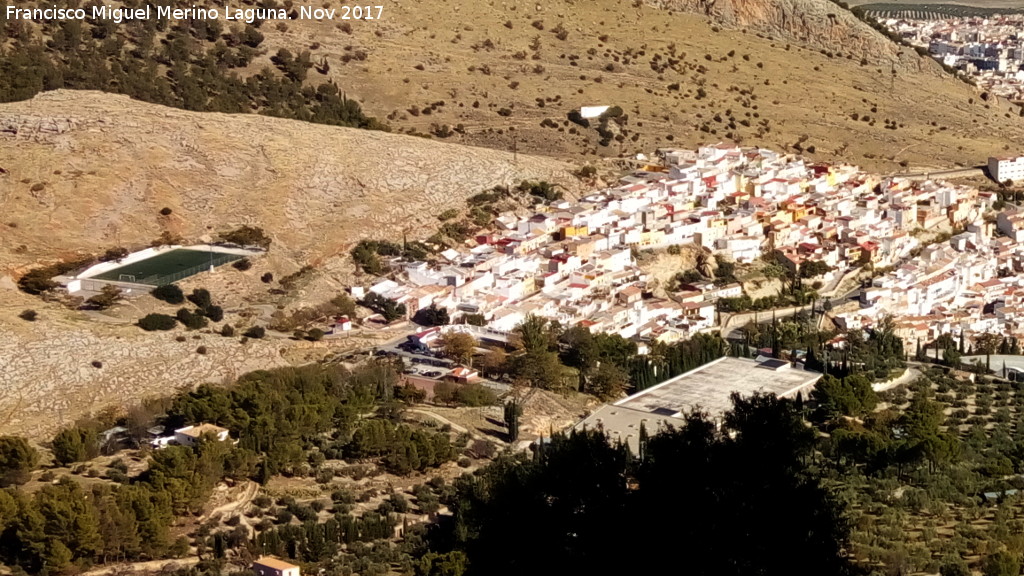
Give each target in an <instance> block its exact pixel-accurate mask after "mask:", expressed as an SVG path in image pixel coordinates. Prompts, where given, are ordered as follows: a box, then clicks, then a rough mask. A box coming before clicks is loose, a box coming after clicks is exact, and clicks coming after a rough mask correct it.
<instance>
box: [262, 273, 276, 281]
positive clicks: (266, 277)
mask: <svg viewBox="0 0 1024 576" xmlns="http://www.w3.org/2000/svg"><path fill="white" fill-rule="evenodd" d="M273 281H274V275H273V274H271V273H270V272H267V273H265V274H264V275H263V276H260V282H263V283H264V284H270V283H271V282H273Z"/></svg>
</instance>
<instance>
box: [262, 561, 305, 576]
mask: <svg viewBox="0 0 1024 576" xmlns="http://www.w3.org/2000/svg"><path fill="white" fill-rule="evenodd" d="M252 571H253V572H254V573H255V574H256V576H299V567H298V566H296V565H294V564H289V563H288V562H285V561H283V560H281V559H280V558H276V557H274V556H262V557H260V558H259V559H258V560H256V561H255V562H253V563H252Z"/></svg>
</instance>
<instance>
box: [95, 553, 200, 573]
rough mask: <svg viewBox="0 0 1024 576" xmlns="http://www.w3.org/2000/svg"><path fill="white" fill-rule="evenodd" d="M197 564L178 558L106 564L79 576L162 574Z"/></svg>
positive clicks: (191, 559)
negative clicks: (130, 573)
mask: <svg viewBox="0 0 1024 576" xmlns="http://www.w3.org/2000/svg"><path fill="white" fill-rule="evenodd" d="M198 563H199V558H198V557H191V558H179V559H176V560H151V561H149V562H129V563H123V564H121V563H119V564H108V565H106V566H104V567H102V568H97V569H95V570H89V571H88V572H82V573H81V574H80V575H79V576H104V575H107V574H124V573H127V572H163V571H164V570H166V569H168V568H170V569H172V570H174V569H178V568H188V567H191V566H195V565H196V564H198Z"/></svg>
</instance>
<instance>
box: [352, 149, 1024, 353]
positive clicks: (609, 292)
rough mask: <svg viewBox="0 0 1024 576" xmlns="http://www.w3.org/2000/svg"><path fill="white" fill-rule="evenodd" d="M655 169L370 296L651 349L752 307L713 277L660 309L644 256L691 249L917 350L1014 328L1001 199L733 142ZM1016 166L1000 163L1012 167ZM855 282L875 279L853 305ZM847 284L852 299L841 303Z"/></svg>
mask: <svg viewBox="0 0 1024 576" xmlns="http://www.w3.org/2000/svg"><path fill="white" fill-rule="evenodd" d="M659 159H660V163H659V164H656V165H650V166H646V167H645V169H644V170H640V171H637V172H634V173H632V174H630V175H628V176H626V177H624V178H622V180H621V181H620V182H619V183H618V185H617V186H615V187H612V188H608V189H605V190H602V191H600V192H596V193H593V194H591V195H588V196H586V197H584V198H581V199H579V200H578V201H557V202H554V203H551V204H550V205H547V206H543V205H539V206H537V207H536V208H535V210H534V211H532V212H530V213H524V214H513V213H504V214H501V215H500V216H499V217H498V218H497V229H496V230H495V231H494V232H492V233H487V234H481V235H478V236H477V237H475V238H474V239H472V240H469V241H467V243H466V245H465V246H464V247H461V248H460V249H458V250H456V249H449V250H447V251H445V252H443V253H442V254H441V256H442V257H443V260H444V263H443V264H441V265H437V264H433V265H432V264H428V263H427V262H411V263H409V262H402V261H400V260H399V259H395V260H393V261H392V262H391V267H392V270H393V271H394V272H396V274H395V278H396V280H385V281H382V282H380V283H377V284H376V285H373V286H371V287H369V291H371V292H373V293H376V294H377V295H379V296H381V297H384V298H388V299H391V300H395V301H396V302H398V303H400V304H404V305H405V306H406V310H407V313H408V314H409V315H410V316H411V315H414V314H415V313H416V311H418V310H420V309H422V308H425V307H428V306H430V305H432V304H433V305H435V306H438V307H443V308H446V309H448V310H449V312H450V313H451V314H452V316H453V317H456V316H458V315H460V314H466V315H476V316H477V317H478V318H480V319H482V320H483V321H484V322H485V323H486V328H480V330H487V331H488V332H490V333H492V334H499V335H500V334H507V333H509V332H510V331H511V330H512V329H513V328H514V327H515V326H516V325H518V324H519V323H521V322H522V321H523V319H524V318H526V317H527V316H529V315H531V314H532V315H536V316H541V317H545V318H548V319H552V320H557V321H558V322H560V323H561V324H562V325H583V326H588V327H589V328H590V329H591V330H592V331H595V332H598V331H599V332H610V333H616V334H619V335H621V336H622V337H624V338H630V339H634V340H636V341H637V342H638V344H639V345H640V348H641V350H643V349H644V345H645V344H649V343H650V342H653V341H660V342H674V341H678V340H685V339H687V338H689V337H690V336H692V335H693V334H695V333H697V332H701V331H709V330H712V329H714V328H715V327H716V325H717V322H718V314H717V312H719V309H720V307H719V306H717V305H716V304H717V303H718V302H719V301H720V300H721V299H723V298H737V297H740V296H742V295H743V294H744V289H743V286H742V284H741V283H739V282H728V283H722V282H716V281H713V280H707V279H705V280H702V281H693V282H681V283H679V284H678V285H673V286H668V287H663V288H668V290H667V291H664V292H661V293H660V294H661V295H660V296H659V295H658V294H659V292H658V291H656V290H654V285H653V282H652V278H649V277H648V275H647V273H645V271H644V270H643V269H642V268H641V267H640V266H638V264H637V260H636V256H637V255H638V254H639V253H640V251H644V250H649V249H656V248H669V247H676V246H679V247H682V246H690V248H688V250H693V249H694V248H699V252H701V253H703V254H708V255H713V256H714V257H716V258H719V259H721V260H722V261H726V262H733V263H738V264H752V263H756V262H763V263H766V264H767V263H771V264H776V265H778V266H781V267H782V268H783V269H784V270H785V274H786V275H787V276H788V277H793V278H801V279H802V281H803V282H804V283H812V284H813V286H814V287H815V288H817V289H818V290H819V292H820V293H822V294H830V293H835V294H837V295H840V296H842V295H846V294H852V295H854V296H859V301H860V307H859V309H857V310H856V311H837V312H836V314H835V315H834V316H835V319H836V321H837V323H839V324H840V325H845V326H847V327H851V328H855V327H863V328H869V327H871V326H872V325H874V323H875V322H877V321H878V320H879V319H880V318H881V317H883V316H886V315H891V316H893V317H894V318H895V319H896V320H897V325H898V327H899V329H900V330H901V335H903V336H905V337H910V338H922V339H927V338H934V337H936V336H938V335H940V334H942V333H955V334H959V332H960V330H964V331H966V333H967V336H968V337H971V338H973V337H974V336H976V335H977V334H980V333H983V332H998V333H1007V334H1011V333H1013V332H1015V331H1016V330H1017V325H1016V322H1017V318H1018V317H1019V315H1020V314H1024V312H1018V309H1019V310H1024V302H1022V301H1021V300H1022V299H1024V286H1022V285H1021V284H1020V283H1019V282H1018V280H1017V278H1016V277H1015V276H1014V274H1015V273H1016V272H1018V271H1020V270H1022V264H1021V263H1022V262H1024V260H1022V255H1024V246H1022V245H1021V244H1020V241H1021V240H1024V214H1020V215H1017V214H1016V213H1014V212H1005V213H1002V214H1000V215H999V217H998V220H995V219H994V218H989V219H986V218H985V215H986V213H988V212H990V211H991V209H992V208H993V205H994V204H995V203H996V202H997V201H998V197H997V194H996V193H994V192H989V191H981V190H978V189H977V188H972V187H967V186H959V185H954V184H950V183H946V182H935V181H930V180H926V181H923V182H922V181H913V180H909V179H900V178H886V177H882V176H878V175H873V174H868V173H865V172H863V171H861V170H860V169H858V168H857V167H855V166H850V165H825V164H814V163H810V162H808V161H807V160H805V159H803V158H801V157H799V156H795V155H790V154H780V153H777V152H773V151H771V150H765V149H757V148H741V147H737V146H735V145H731V144H718V145H713V146H705V147H702V148H700V149H698V150H695V151H694V150H676V149H666V150H661V151H659ZM1015 162H1016V160H1012V161H1010V160H1006V161H1004V162H1003V163H1002V164H1000V160H999V159H993V163H994V165H995V166H996V167H997V168H999V167H1000V166H1002V167H1003V168H1004V169H1006V170H1010V169H1011V168H1010V166H1011V164H1012V165H1014V166H1015V165H1016V164H1015ZM1003 164H1005V165H1006V166H1003ZM1000 233H1001V234H1000ZM862 271H866V272H871V273H872V275H873V276H874V278H873V280H872V281H871V284H870V286H869V287H866V288H864V289H862V290H859V295H858V294H856V292H857V289H856V286H857V282H856V281H855V278H856V276H857V274H858V273H860V272H862ZM840 284H842V285H843V286H844V287H847V288H850V287H853V288H854V290H853V291H849V292H844V293H842V294H840V293H839V292H838V289H839V286H840Z"/></svg>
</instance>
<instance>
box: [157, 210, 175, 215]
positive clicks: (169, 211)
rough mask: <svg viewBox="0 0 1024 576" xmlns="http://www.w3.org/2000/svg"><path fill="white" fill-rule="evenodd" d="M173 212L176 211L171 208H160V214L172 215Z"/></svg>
mask: <svg viewBox="0 0 1024 576" xmlns="http://www.w3.org/2000/svg"><path fill="white" fill-rule="evenodd" d="M172 212H174V210H171V209H170V208H161V209H160V215H161V216H170V215H171V213H172Z"/></svg>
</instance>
